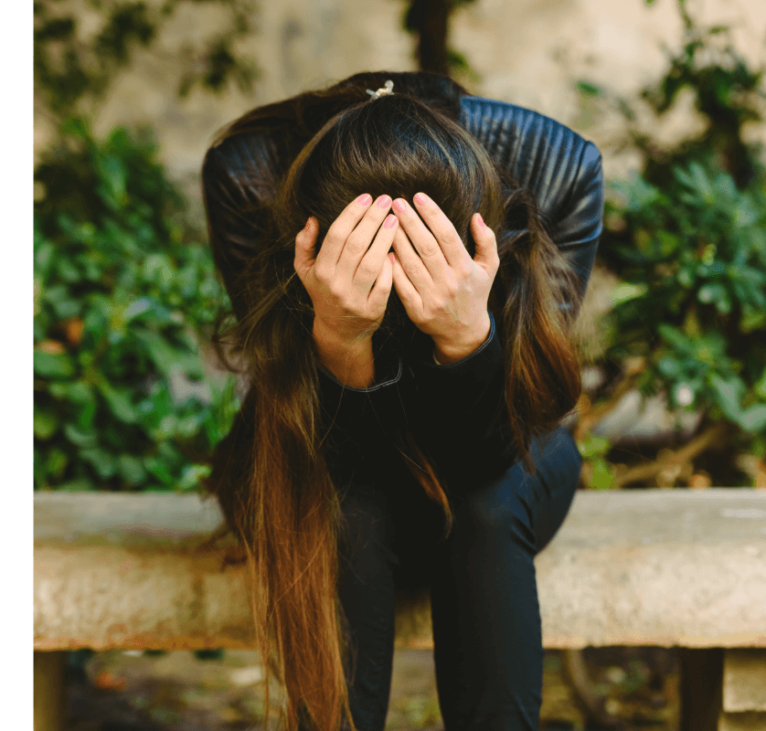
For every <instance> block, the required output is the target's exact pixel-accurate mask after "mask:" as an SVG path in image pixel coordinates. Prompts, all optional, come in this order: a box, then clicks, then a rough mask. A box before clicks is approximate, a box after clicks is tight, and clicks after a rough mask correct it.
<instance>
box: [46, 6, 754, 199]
mask: <svg viewBox="0 0 766 731" xmlns="http://www.w3.org/2000/svg"><path fill="white" fill-rule="evenodd" d="M64 2H77V0H64ZM256 2H257V5H256V7H257V12H256V15H255V17H254V25H255V27H256V29H257V30H256V33H255V34H254V35H253V36H252V37H251V38H249V39H248V40H247V41H246V42H245V43H244V45H243V48H244V49H245V50H246V52H247V53H248V54H251V55H252V58H253V59H254V61H255V63H256V65H257V66H258V67H259V69H260V70H261V76H260V79H259V80H258V81H257V82H256V88H255V92H254V94H252V95H243V94H242V93H240V92H239V91H236V90H232V91H230V92H228V93H227V94H226V95H224V96H222V97H214V96H212V95H209V94H206V93H203V92H201V91H195V92H194V93H193V94H192V95H191V96H190V97H189V98H188V99H186V100H184V101H179V100H177V99H176V98H175V95H174V89H175V87H176V85H177V80H178V77H179V75H180V70H179V69H178V68H177V65H178V64H177V62H176V61H175V60H174V59H175V57H176V55H177V53H178V49H179V48H181V47H182V45H183V44H184V43H186V42H188V41H189V40H191V39H199V38H202V37H205V36H207V35H209V34H214V33H215V32H216V31H217V30H219V29H220V27H221V24H222V15H221V11H220V10H219V9H218V8H217V7H215V6H207V5H204V4H202V5H199V6H197V7H193V8H192V7H190V8H185V9H184V12H183V13H179V15H178V17H176V18H174V19H173V21H172V24H171V26H170V27H169V28H168V30H167V33H164V34H163V35H162V37H161V44H162V45H161V46H160V47H156V48H154V49H152V51H150V52H149V51H147V52H141V53H139V54H138V55H137V57H136V62H135V63H134V64H133V65H132V67H131V68H130V69H128V70H126V71H125V72H123V73H122V74H121V75H120V76H119V78H118V79H117V81H116V83H115V84H114V85H113V87H112V89H111V91H110V94H109V96H108V98H107V99H106V101H105V103H104V104H103V105H102V107H101V109H100V113H99V115H98V118H97V121H96V131H97V132H98V133H105V132H107V131H108V130H109V129H110V128H112V127H113V126H115V125H118V124H127V125H133V124H139V123H150V124H152V125H154V126H155V127H156V129H157V133H158V137H159V140H160V145H161V153H162V156H163V158H164V160H165V162H166V163H167V164H168V166H169V168H170V170H171V172H172V174H173V175H174V176H175V177H177V178H179V179H181V180H184V181H186V182H187V183H188V184H189V186H190V188H191V189H192V190H194V189H195V188H196V183H195V181H196V178H197V175H198V169H199V165H200V161H201V159H202V156H203V154H204V151H205V149H206V147H207V145H208V144H209V142H210V140H211V138H212V136H213V134H214V133H215V131H216V130H217V129H218V128H219V127H220V126H222V125H223V124H225V123H226V122H227V121H229V120H231V119H233V118H234V117H236V116H237V115H239V114H240V113H242V112H244V111H245V110H246V109H248V108H250V107H252V106H256V105H258V104H263V103H267V102H270V101H274V100H277V99H279V98H283V97H285V96H288V95H291V94H295V93H297V92H299V91H301V90H303V89H306V88H310V87H312V86H315V85H323V84H326V83H328V82H332V81H336V80H339V79H342V78H344V77H346V76H348V75H350V74H352V73H356V72H358V71H364V70H376V69H390V70H414V69H415V63H414V59H413V50H414V41H413V39H412V37H411V36H410V35H408V34H406V33H404V32H403V31H401V30H400V26H401V18H402V14H403V12H404V9H405V2H403V0H353V2H352V1H351V0H280V1H279V2H277V1H275V0H256ZM690 6H691V7H692V8H693V9H695V14H696V15H697V17H700V18H702V19H703V20H704V21H705V22H709V23H720V22H724V23H728V24H730V25H731V26H732V27H733V28H734V33H735V39H736V45H737V47H738V48H739V49H740V50H741V51H742V52H743V53H744V54H745V55H746V56H747V57H748V58H749V60H750V61H751V62H752V63H753V64H754V65H756V64H758V63H761V64H764V63H766V53H765V52H764V43H765V42H766V2H763V0H706V2H699V0H697V2H696V3H695V2H693V0H690ZM94 22H95V20H94ZM94 27H95V26H94ZM680 38H681V23H680V18H679V17H678V13H677V10H676V4H675V0H657V2H656V3H655V4H654V5H653V6H651V7H648V6H647V5H646V4H645V2H644V0H513V1H511V0H476V2H475V3H474V4H473V5H470V6H468V7H465V8H463V9H461V10H459V11H458V12H456V14H455V16H454V20H453V24H452V36H451V45H452V46H454V47H455V48H456V49H458V50H459V51H461V52H462V53H464V54H465V55H466V57H467V58H468V60H469V62H470V63H471V65H472V66H473V68H474V69H475V70H476V71H477V72H478V73H479V75H480V80H471V79H463V78H461V79H459V80H460V81H461V82H463V83H464V84H465V85H466V86H468V88H469V89H470V90H471V91H472V92H473V93H475V94H479V95H483V96H489V97H493V98H496V99H501V100H504V101H511V102H514V103H517V104H521V105H524V106H529V107H531V108H533V109H536V110H538V111H540V112H542V113H544V114H547V115H550V116H552V117H554V118H556V119H558V120H560V121H562V122H564V123H566V124H569V125H570V126H572V127H574V128H575V129H576V130H577V131H579V132H580V133H581V134H583V135H584V136H586V137H587V138H589V139H593V140H594V141H595V142H596V143H597V144H598V145H599V146H600V147H601V148H602V150H603V151H604V153H605V169H606V174H607V176H608V177H614V176H618V175H623V174H625V172H626V171H627V170H628V169H630V168H631V167H636V166H637V165H638V164H639V160H638V159H637V158H636V156H635V153H633V152H631V151H622V152H620V151H619V149H618V148H619V146H620V144H621V142H622V140H623V135H622V129H623V123H622V120H621V117H620V115H619V114H618V113H617V112H616V110H615V109H614V108H613V105H610V104H609V103H608V102H605V103H602V102H598V103H597V104H595V105H594V103H593V102H589V101H588V100H582V99H580V98H579V96H578V94H577V93H576V91H575V89H574V84H575V82H576V81H577V80H578V79H585V80H588V81H591V82H594V83H597V84H600V85H602V86H603V87H604V88H605V89H607V90H608V91H609V92H611V93H612V94H619V95H624V96H627V97H631V98H634V97H635V95H636V93H637V91H638V90H639V89H640V88H641V87H642V86H643V85H645V84H648V83H651V82H652V81H653V80H655V79H658V78H659V76H660V75H661V74H662V71H663V69H664V68H665V61H664V58H665V57H664V54H663V51H662V49H661V44H663V43H665V44H667V45H668V46H670V47H673V48H676V47H677V46H678V44H679V39H680ZM650 123H651V122H650V120H649V119H648V118H646V119H645V124H650ZM696 124H698V122H695V119H694V114H693V111H692V110H691V109H690V108H689V106H688V104H686V105H684V104H683V103H681V104H680V109H679V113H678V114H676V115H675V116H674V117H672V118H671V119H670V120H669V121H668V122H667V123H666V124H665V125H663V127H662V128H661V129H659V130H657V132H658V133H659V134H661V135H662V136H663V137H665V138H666V139H668V140H671V139H673V138H674V137H679V136H683V135H684V134H688V132H689V131H692V130H694V129H695V125H696ZM749 133H750V134H751V135H753V136H759V137H761V138H764V139H766V136H764V131H763V129H753V130H751V131H750V132H749ZM47 136H48V135H47V130H46V127H45V123H44V122H43V120H42V119H41V118H40V119H39V121H38V123H37V126H36V135H35V137H36V144H37V145H38V146H40V145H43V144H44V143H45V140H46V139H47Z"/></svg>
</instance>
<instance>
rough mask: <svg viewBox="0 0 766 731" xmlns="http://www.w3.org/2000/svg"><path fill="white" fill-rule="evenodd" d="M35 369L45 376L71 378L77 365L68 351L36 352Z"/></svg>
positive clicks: (37, 372) (39, 374) (38, 373)
mask: <svg viewBox="0 0 766 731" xmlns="http://www.w3.org/2000/svg"><path fill="white" fill-rule="evenodd" d="M34 371H35V373H36V374H37V375H38V376H42V377H43V378H71V377H72V376H73V375H74V374H75V365H74V363H73V362H72V359H71V358H70V357H69V356H68V355H67V354H66V353H45V352H43V351H42V350H35V352H34Z"/></svg>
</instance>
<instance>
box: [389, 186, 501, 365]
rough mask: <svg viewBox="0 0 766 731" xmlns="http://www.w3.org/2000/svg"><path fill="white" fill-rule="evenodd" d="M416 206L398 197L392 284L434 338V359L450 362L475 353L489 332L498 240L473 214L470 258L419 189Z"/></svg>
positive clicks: (444, 218)
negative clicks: (488, 307) (472, 251)
mask: <svg viewBox="0 0 766 731" xmlns="http://www.w3.org/2000/svg"><path fill="white" fill-rule="evenodd" d="M421 200H422V202H421ZM415 205H417V207H418V210H417V211H415V210H413V209H412V207H411V206H409V205H408V204H407V202H406V201H405V200H404V199H403V198H398V199H397V200H396V201H394V211H395V213H396V216H397V218H398V219H399V222H400V223H401V227H400V228H399V229H398V230H397V232H396V235H395V237H394V251H395V253H396V261H395V262H394V269H393V282H394V286H395V287H396V291H397V293H398V294H399V298H400V299H401V301H402V304H403V305H404V308H405V310H406V311H407V315H408V316H409V318H410V319H411V320H412V321H413V322H414V323H415V325H416V326H417V327H418V328H419V329H420V330H422V331H423V332H424V333H426V334H427V335H430V336H431V337H432V338H433V340H434V344H435V345H436V357H437V358H438V359H439V361H440V362H441V363H450V362H454V361H456V360H460V359H461V358H464V357H465V356H467V355H469V354H470V353H472V352H473V351H474V350H476V348H478V347H479V346H480V345H481V344H482V343H483V342H484V341H485V340H486V339H487V336H488V335H489V330H490V326H491V322H490V319H489V314H488V312H487V302H488V300H489V293H490V290H491V289H492V283H493V282H494V280H495V275H496V274H497V270H498V267H499V265H500V259H499V258H498V254H497V241H496V239H495V234H494V232H493V231H492V229H490V228H489V227H487V226H486V225H485V224H484V221H483V220H482V218H481V216H480V215H479V214H478V213H476V214H474V215H473V217H472V218H471V233H472V234H473V238H474V241H476V256H475V257H474V258H473V259H471V256H470V255H469V253H468V251H467V250H466V248H465V246H464V245H463V242H462V240H461V239H460V236H459V235H458V233H457V231H456V230H455V227H454V226H453V225H452V223H451V222H450V220H449V219H448V218H447V216H446V215H445V214H444V213H443V212H442V210H441V209H440V208H439V207H438V206H437V205H436V203H434V202H433V201H432V200H431V199H430V198H428V197H427V196H425V195H424V194H423V193H418V194H417V195H416V196H415ZM418 214H420V215H418ZM421 217H422V220H421ZM429 229H430V230H429ZM418 254H419V255H420V256H418Z"/></svg>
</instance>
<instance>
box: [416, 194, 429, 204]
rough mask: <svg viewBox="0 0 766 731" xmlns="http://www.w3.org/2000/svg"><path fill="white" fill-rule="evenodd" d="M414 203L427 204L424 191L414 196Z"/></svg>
mask: <svg viewBox="0 0 766 731" xmlns="http://www.w3.org/2000/svg"><path fill="white" fill-rule="evenodd" d="M415 203H417V204H418V205H419V206H427V205H428V197H427V196H426V195H425V194H424V193H418V194H417V195H416V196H415Z"/></svg>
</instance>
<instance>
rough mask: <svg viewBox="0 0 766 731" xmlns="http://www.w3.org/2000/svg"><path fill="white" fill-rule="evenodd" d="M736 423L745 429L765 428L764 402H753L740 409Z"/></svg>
mask: <svg viewBox="0 0 766 731" xmlns="http://www.w3.org/2000/svg"><path fill="white" fill-rule="evenodd" d="M737 423H738V424H739V425H740V426H741V427H742V428H743V429H745V430H746V431H749V432H760V431H763V430H764V429H766V404H753V405H752V406H750V407H748V408H747V409H745V410H744V411H742V412H741V413H740V415H739V418H738V419H737Z"/></svg>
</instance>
